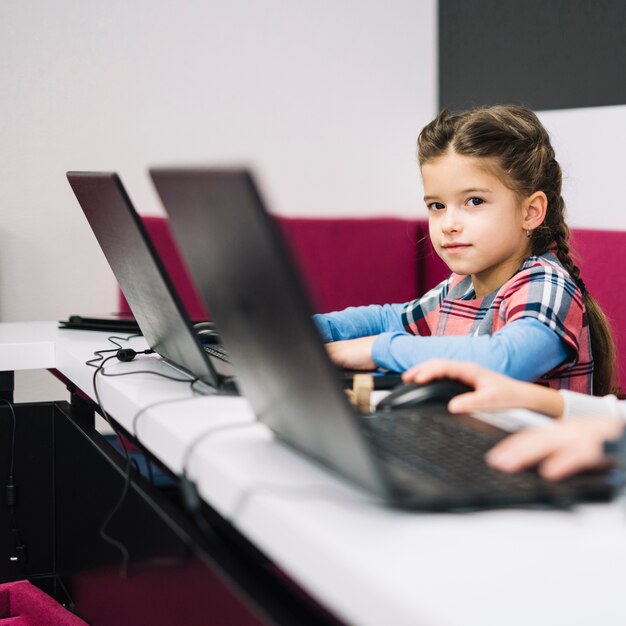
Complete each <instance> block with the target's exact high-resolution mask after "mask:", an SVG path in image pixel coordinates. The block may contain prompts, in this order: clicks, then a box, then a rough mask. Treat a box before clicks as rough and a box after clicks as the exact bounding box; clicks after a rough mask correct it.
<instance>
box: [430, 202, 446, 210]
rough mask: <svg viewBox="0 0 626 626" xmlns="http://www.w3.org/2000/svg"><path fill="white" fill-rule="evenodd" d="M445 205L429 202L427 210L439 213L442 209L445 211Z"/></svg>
mask: <svg viewBox="0 0 626 626" xmlns="http://www.w3.org/2000/svg"><path fill="white" fill-rule="evenodd" d="M445 208H446V207H445V205H444V204H441V202H431V203H430V204H429V205H428V209H429V210H431V211H441V210H442V209H445Z"/></svg>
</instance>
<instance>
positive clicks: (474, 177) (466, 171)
mask: <svg viewBox="0 0 626 626" xmlns="http://www.w3.org/2000/svg"><path fill="white" fill-rule="evenodd" d="M485 165H491V164H489V163H485V160H484V159H480V158H476V157H468V156H463V155H460V154H456V153H455V152H447V153H446V154H444V155H442V156H440V157H437V158H436V159H432V160H430V161H427V162H426V163H424V164H423V165H422V177H423V179H424V201H425V202H426V206H427V207H428V226H429V232H430V239H431V241H432V243H433V245H434V247H435V250H436V251H437V254H438V255H439V256H440V257H441V258H442V259H443V260H444V261H445V263H446V265H447V266H448V267H449V268H450V269H451V270H452V271H453V272H455V273H457V274H462V275H470V276H471V277H472V282H473V285H474V290H475V292H476V297H479V298H480V297H483V296H485V295H487V294H489V293H491V292H493V291H495V290H496V289H498V288H499V287H501V286H502V285H503V284H504V283H505V282H506V281H507V280H508V279H509V278H510V277H511V276H512V275H513V274H514V273H515V271H516V270H517V269H518V267H519V266H520V265H521V263H522V261H523V260H524V259H525V258H526V257H527V256H528V255H529V253H530V240H529V239H528V237H527V235H526V231H525V230H524V227H523V226H524V224H525V222H524V214H525V211H524V206H523V204H524V203H523V202H520V199H519V197H518V196H517V195H516V194H515V192H513V191H512V190H511V189H509V188H508V187H506V185H504V183H502V182H501V181H500V179H499V178H498V177H497V176H495V175H494V174H493V173H491V172H490V170H489V169H488V168H486V167H485Z"/></svg>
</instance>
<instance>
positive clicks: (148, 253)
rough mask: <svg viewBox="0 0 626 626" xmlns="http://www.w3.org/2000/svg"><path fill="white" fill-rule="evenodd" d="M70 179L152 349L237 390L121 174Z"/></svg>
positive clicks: (70, 176)
mask: <svg viewBox="0 0 626 626" xmlns="http://www.w3.org/2000/svg"><path fill="white" fill-rule="evenodd" d="M67 179H68V181H69V183H70V185H71V187H72V190H73V191H74V194H75V195H76V198H77V199H78V202H79V204H80V206H81V208H82V210H83V212H84V213H85V217H86V218H87V221H88V222H89V225H90V226H91V228H92V230H93V232H94V234H95V236H96V239H97V240H98V243H99V244H100V247H101V248H102V251H103V252H104V255H105V257H106V259H107V261H108V262H109V265H110V266H111V269H112V270H113V273H114V274H115V278H117V281H118V283H119V285H120V288H121V289H122V292H123V294H124V296H125V297H126V300H127V301H128V304H129V305H130V308H131V310H132V312H133V315H134V316H135V318H136V320H137V322H138V324H139V328H140V329H141V332H142V334H143V335H144V337H145V338H146V341H147V342H148V345H149V346H150V348H151V349H152V350H154V351H155V352H156V353H157V354H159V355H160V356H162V357H163V358H164V359H165V360H167V361H168V362H169V363H170V364H172V365H173V366H174V367H176V368H178V369H180V370H182V371H184V372H186V373H188V374H190V375H191V376H192V377H196V378H198V379H199V381H201V382H202V383H205V384H206V385H209V387H211V388H212V389H213V390H224V391H234V390H235V386H234V379H233V375H234V371H233V368H232V365H230V363H228V362H224V361H223V360H222V359H219V358H216V357H215V356H213V355H212V354H210V353H209V352H208V351H211V350H213V348H212V347H211V346H208V345H206V346H205V345H203V344H202V343H201V341H200V340H199V338H198V336H197V333H196V331H195V330H194V327H193V324H192V322H191V320H190V319H189V317H188V315H187V312H186V310H185V308H184V306H183V304H182V301H181V300H180V297H179V296H178V293H177V291H176V290H175V289H174V287H173V285H172V284H171V281H170V278H169V275H168V273H167V271H166V269H165V267H164V265H163V263H162V261H161V259H160V257H159V255H158V253H157V252H156V249H155V247H154V244H153V243H152V240H151V239H150V236H149V235H148V233H147V231H146V228H145V226H144V224H143V221H142V220H141V217H140V216H139V215H138V214H137V212H136V211H135V209H134V207H133V205H132V203H131V201H130V198H129V197H128V194H127V193H126V190H125V189H124V186H123V185H122V182H121V180H120V179H119V177H118V176H117V174H115V173H109V172H68V173H67ZM201 387H202V385H199V386H198V387H197V389H198V390H201ZM207 391H208V390H207Z"/></svg>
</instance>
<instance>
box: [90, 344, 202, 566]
mask: <svg viewBox="0 0 626 626" xmlns="http://www.w3.org/2000/svg"><path fill="white" fill-rule="evenodd" d="M135 336H138V335H131V336H130V337H128V338H123V337H115V336H113V337H109V338H108V339H109V341H111V343H113V344H115V345H117V346H118V348H117V349H112V350H98V351H96V352H94V354H96V355H97V356H96V358H95V359H90V360H89V361H86V362H85V363H86V365H90V366H91V367H96V369H95V371H94V374H93V381H92V382H93V389H94V395H95V397H96V402H97V404H98V406H99V407H100V411H101V414H102V417H103V418H104V419H105V420H106V422H107V423H108V424H109V426H110V427H111V429H112V430H113V432H114V433H115V436H116V438H117V440H118V442H119V445H120V448H121V450H122V453H123V455H124V459H125V462H126V470H125V473H124V484H123V486H122V491H121V493H120V496H119V498H118V499H117V501H116V503H115V505H114V506H113V508H112V509H111V511H110V512H109V514H108V515H107V516H106V517H105V519H104V520H103V522H102V524H101V525H100V529H99V534H100V537H101V538H102V539H103V540H104V541H105V542H107V543H109V544H110V545H112V546H114V547H115V548H117V549H118V550H119V551H120V554H121V556H122V561H121V563H120V577H121V578H127V577H128V565H129V559H130V555H129V552H128V549H127V548H126V546H125V545H124V544H123V543H122V542H121V541H118V540H117V539H115V538H114V537H111V536H110V535H109V534H108V533H107V532H106V528H107V526H108V525H109V523H110V522H111V520H112V519H113V517H114V516H115V514H116V513H117V512H118V510H119V509H120V507H121V506H122V503H123V502H124V500H125V499H126V496H127V494H128V491H129V489H130V482H131V474H132V468H133V460H132V459H131V457H130V454H129V453H128V449H127V447H126V442H125V440H124V437H123V436H122V434H121V433H120V432H119V430H118V429H117V428H116V426H115V424H114V423H113V420H112V419H111V417H110V416H109V414H108V413H107V412H106V410H105V408H104V406H103V404H102V400H101V398H100V393H99V391H98V386H97V378H98V374H101V375H102V376H132V375H135V374H155V375H157V376H161V377H162V378H167V379H169V380H173V381H176V382H185V383H189V384H191V388H192V391H193V385H194V384H195V383H196V382H197V381H198V379H197V378H193V379H189V378H176V377H173V376H168V375H167V374H162V373H161V372H155V371H153V370H134V371H132V372H119V373H116V374H107V373H106V372H105V371H104V366H105V365H106V363H107V362H108V361H110V360H111V359H114V358H117V359H118V360H133V359H134V358H135V356H136V355H137V354H146V353H150V352H152V351H151V350H150V351H142V352H135V351H134V350H133V351H132V352H131V354H130V358H125V356H124V357H123V358H121V357H120V351H121V350H122V348H121V347H119V344H117V343H116V342H115V341H114V339H126V340H127V339H131V338H132V337H135ZM104 352H115V354H112V355H110V356H107V357H104V356H103V353H104ZM126 356H128V355H126ZM95 363H99V364H98V365H97V366H96V365H95ZM194 393H195V392H194ZM176 401H178V399H177V400H176ZM170 402H171V401H170ZM155 404H156V403H155ZM148 408H150V407H144V408H143V409H141V410H140V411H139V413H138V415H139V414H141V413H142V412H144V411H145V410H147V409H148ZM136 418H137V415H136V416H135V417H134V418H133V425H135V424H136ZM144 458H145V460H146V464H147V465H148V464H149V460H148V458H147V457H146V455H145V453H144Z"/></svg>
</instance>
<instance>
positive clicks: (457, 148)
mask: <svg viewBox="0 0 626 626" xmlns="http://www.w3.org/2000/svg"><path fill="white" fill-rule="evenodd" d="M449 150H453V151H454V152H456V153H457V154H462V155H465V156H472V157H481V158H491V159H493V160H494V161H495V162H497V163H498V164H499V166H500V171H499V172H497V175H498V177H499V178H500V179H501V180H502V182H504V184H506V185H507V187H509V188H510V189H512V190H513V191H515V192H516V193H517V194H518V195H519V196H520V197H528V196H530V195H532V194H533V193H534V192H536V191H543V192H544V193H545V194H546V197H547V198H548V207H547V211H546V217H545V220H544V221H543V223H542V224H541V226H539V227H538V228H537V229H536V230H535V231H534V232H533V234H532V240H531V251H532V254H533V255H537V256H538V255H541V254H544V253H545V252H546V251H548V250H553V251H554V252H555V254H556V255H557V257H558V259H559V261H560V262H561V264H562V265H563V267H564V268H565V270H566V271H567V272H569V274H570V276H571V277H572V278H573V279H574V281H575V282H576V284H577V285H578V287H579V289H580V290H581V292H582V294H583V302H584V304H585V308H586V311H587V316H588V319H589V332H590V336H591V352H592V355H593V357H594V371H593V393H594V394H596V395H605V394H607V393H610V392H615V391H617V390H616V389H615V382H616V379H617V365H616V357H615V344H614V342H613V337H612V335H611V329H610V327H609V324H608V321H607V319H606V317H605V316H604V314H603V313H602V310H601V309H600V307H599V306H598V304H597V303H596V301H595V300H594V299H593V298H592V297H591V296H590V295H589V293H588V292H587V290H586V288H585V285H584V283H583V282H582V279H581V278H580V269H579V268H578V267H577V266H576V264H575V263H574V261H573V260H572V258H571V256H570V246H569V235H570V232H569V228H568V226H567V224H566V223H565V202H564V201H563V198H562V196H561V181H562V173H561V167H560V165H559V164H558V162H557V161H556V159H555V157H554V149H553V148H552V144H551V143H550V136H549V135H548V132H547V131H546V129H545V128H544V127H543V125H542V124H541V122H540V121H539V118H538V117H537V116H536V115H535V113H533V111H531V110H530V109H529V108H527V107H524V106H516V105H498V106H491V107H482V108H477V109H472V110H470V111H465V112H462V113H454V112H452V111H450V110H449V109H444V110H443V111H442V112H441V113H439V115H437V117H436V118H435V119H434V120H433V121H432V122H430V123H429V124H428V125H427V126H425V127H424V129H423V130H422V132H421V133H420V136H419V138H418V141H417V155H418V161H419V164H420V167H421V166H422V165H423V164H424V163H426V161H429V160H431V159H434V158H437V157H439V156H442V155H443V154H445V153H446V152H447V151H449Z"/></svg>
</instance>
